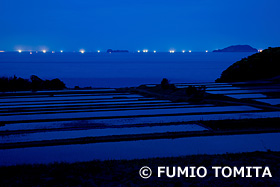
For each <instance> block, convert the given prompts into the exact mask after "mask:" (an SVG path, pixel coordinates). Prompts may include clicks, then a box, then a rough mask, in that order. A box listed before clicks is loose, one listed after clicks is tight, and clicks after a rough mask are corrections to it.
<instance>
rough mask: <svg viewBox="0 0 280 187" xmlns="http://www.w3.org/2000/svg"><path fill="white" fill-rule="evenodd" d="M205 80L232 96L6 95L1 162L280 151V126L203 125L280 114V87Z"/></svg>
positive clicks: (1, 100)
mask: <svg viewBox="0 0 280 187" xmlns="http://www.w3.org/2000/svg"><path fill="white" fill-rule="evenodd" d="M189 85H194V84H176V87H177V88H182V89H184V88H187V87H188V86H189ZM199 85H205V86H206V88H207V89H206V91H207V93H210V94H221V95H225V96H227V97H230V98H232V99H233V101H231V102H227V103H226V104H225V105H216V104H214V103H204V104H201V103H200V104H199V103H198V104H194V103H192V104H191V103H188V102H171V101H169V100H159V99H156V98H152V97H145V96H142V95H139V94H132V93H123V92H119V91H118V90H115V89H92V90H65V91H49V92H47V91H41V92H36V93H29V92H19V93H7V94H2V95H1V96H0V121H1V122H0V154H1V158H0V165H12V164H19V163H48V162H54V161H67V162H75V161H85V160H93V159H101V160H104V159H133V158H149V157H155V156H159V157H164V156H180V155H186V154H199V153H207V154H216V153H226V152H246V151H256V150H266V149H271V150H278V151H279V150H280V147H279V145H277V144H276V143H275V142H277V141H278V142H279V140H280V134H279V133H278V131H277V132H274V131H272V132H266V133H260V132H258V133H241V134H240V133H236V132H235V133H232V132H227V136H220V135H221V134H217V132H216V131H215V130H213V129H212V128H211V127H209V126H207V125H204V124H203V122H204V121H211V120H242V119H263V118H264V119H265V118H279V117H280V113H279V98H278V97H277V96H279V94H278V95H277V93H279V92H280V90H279V86H277V85H273V86H266V87H252V86H251V87H238V86H237V85H231V84H217V83H205V84H196V85H194V86H199ZM147 86H148V87H153V86H155V85H147ZM225 125H226V124H225ZM229 145H230V146H229Z"/></svg>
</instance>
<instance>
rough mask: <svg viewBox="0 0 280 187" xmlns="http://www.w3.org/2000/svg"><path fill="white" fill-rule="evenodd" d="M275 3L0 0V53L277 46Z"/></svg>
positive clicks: (277, 4)
mask: <svg viewBox="0 0 280 187" xmlns="http://www.w3.org/2000/svg"><path fill="white" fill-rule="evenodd" d="M279 7H280V1H279V0H266V1H264V0H234V1H228V0H193V1H190V0H172V1H171V0H169V1H167V0H141V1H138V0H137V1H136V0H118V1H116V0H100V1H95V0H75V1H74V0H59V1H58V0H46V1H42V0H25V1H23V0H1V2H0V50H5V51H10V50H18V49H22V50H42V49H47V50H56V51H57V50H64V51H78V50H79V49H82V48H83V49H85V50H86V51H96V50H101V51H104V50H107V49H108V48H113V49H128V50H130V51H135V50H138V49H139V50H142V49H149V50H157V51H168V50H170V49H175V50H178V51H179V50H183V49H185V50H192V51H205V50H213V49H217V48H223V47H227V46H229V45H233V44H249V45H251V46H253V47H255V48H258V49H264V48H267V47H270V46H271V47H276V46H279V42H280V35H279V33H280V24H279V18H280V11H279Z"/></svg>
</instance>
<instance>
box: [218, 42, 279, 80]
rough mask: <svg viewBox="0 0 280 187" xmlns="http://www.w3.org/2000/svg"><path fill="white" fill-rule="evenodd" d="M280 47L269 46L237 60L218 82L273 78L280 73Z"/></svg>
mask: <svg viewBox="0 0 280 187" xmlns="http://www.w3.org/2000/svg"><path fill="white" fill-rule="evenodd" d="M279 64H280V47H276V48H268V49H266V50H264V51H262V52H261V53H256V54H253V55H251V56H249V57H247V58H243V59H242V60H240V61H238V62H235V63H234V64H232V65H231V66H230V67H228V68H227V69H226V70H225V71H223V72H222V75H221V77H220V78H218V79H217V80H216V82H244V81H254V80H263V79H271V78H274V77H276V76H279V75H280V71H279Z"/></svg>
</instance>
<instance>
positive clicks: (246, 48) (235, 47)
mask: <svg viewBox="0 0 280 187" xmlns="http://www.w3.org/2000/svg"><path fill="white" fill-rule="evenodd" d="M213 52H258V50H257V49H255V48H253V47H251V46H249V45H232V46H229V47H226V48H224V49H218V50H214V51H213Z"/></svg>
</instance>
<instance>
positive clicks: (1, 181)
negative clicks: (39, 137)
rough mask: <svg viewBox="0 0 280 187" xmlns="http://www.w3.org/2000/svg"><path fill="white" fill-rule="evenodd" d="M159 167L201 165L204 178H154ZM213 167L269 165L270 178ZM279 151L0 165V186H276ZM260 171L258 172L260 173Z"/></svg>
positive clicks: (279, 178)
mask: <svg viewBox="0 0 280 187" xmlns="http://www.w3.org/2000/svg"><path fill="white" fill-rule="evenodd" d="M143 166H149V167H150V168H151V169H152V171H153V174H152V176H151V177H150V178H149V179H142V178H141V177H140V176H139V169H140V168H141V167H143ZM158 166H169V167H172V166H181V167H182V168H183V167H186V166H196V167H199V166H204V167H206V168H207V171H208V174H207V176H206V177H204V178H199V177H195V178H185V177H180V178H178V177H174V178H167V177H166V176H162V177H161V178H158V177H157V167H158ZM212 166H230V167H234V166H236V167H241V166H262V167H263V168H264V167H266V166H268V167H269V168H270V172H271V174H272V178H270V177H268V176H266V177H264V178H262V177H255V172H252V173H251V174H252V175H253V176H254V177H252V178H242V177H236V178H234V177H229V178H224V177H218V178H216V177H215V176H214V175H215V174H214V170H212V169H211V167H212ZM279 168H280V152H271V151H268V152H253V153H240V154H224V155H193V156H183V157H175V158H153V159H141V160H112V161H91V162H78V163H72V164H69V163H54V164H48V165H20V166H9V167H0V173H1V175H0V186H279V185H280V170H279ZM261 174H262V172H260V175H261Z"/></svg>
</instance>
